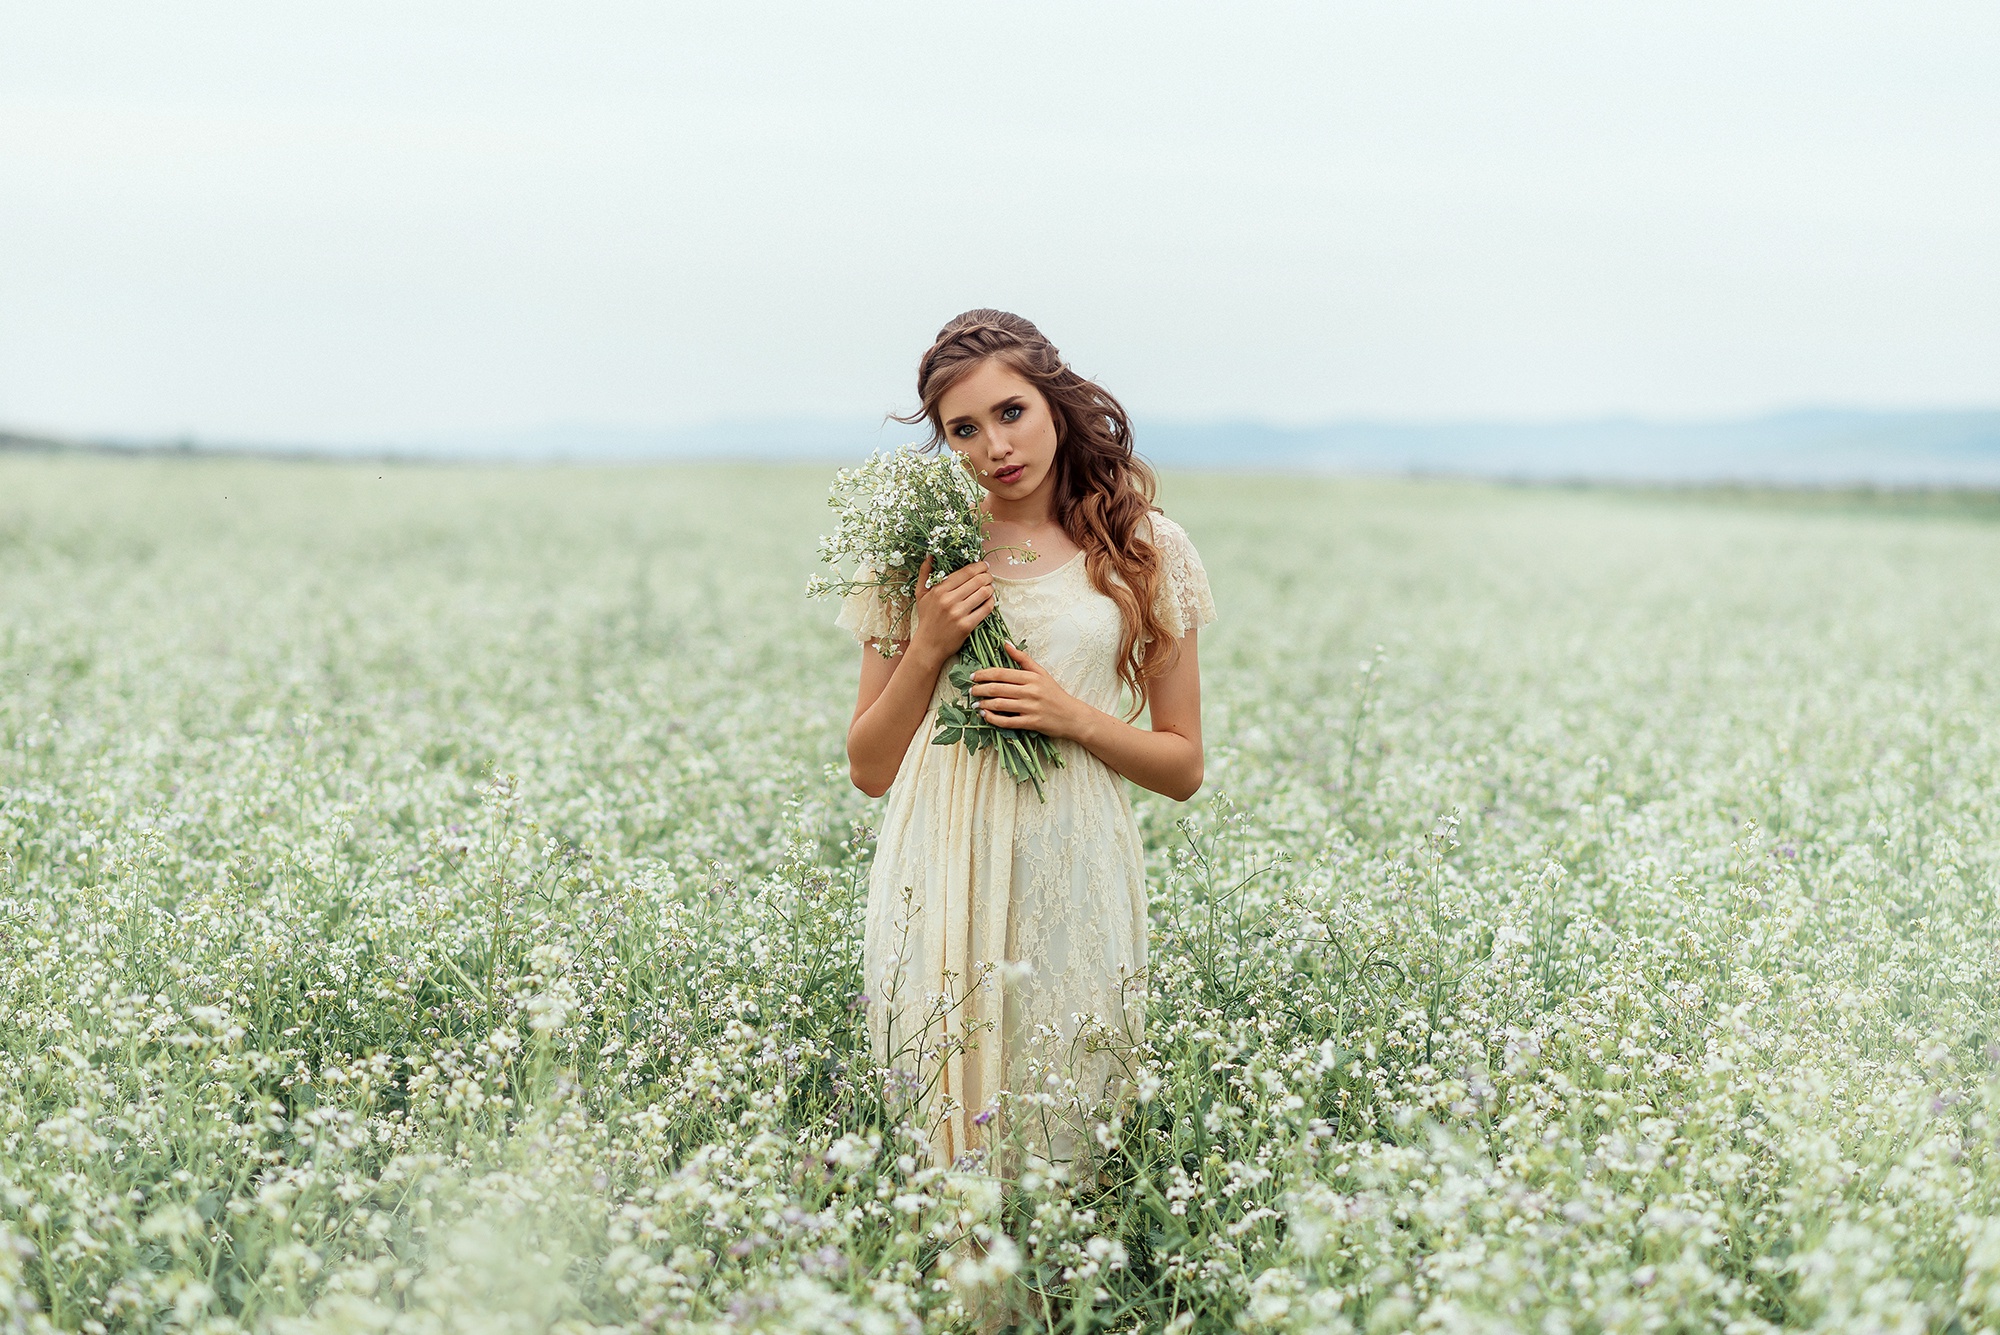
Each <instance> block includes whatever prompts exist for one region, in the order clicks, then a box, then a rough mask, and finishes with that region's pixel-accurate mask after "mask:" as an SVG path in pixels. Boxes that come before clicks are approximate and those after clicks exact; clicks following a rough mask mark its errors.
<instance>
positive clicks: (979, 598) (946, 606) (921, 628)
mask: <svg viewBox="0 0 2000 1335" xmlns="http://www.w3.org/2000/svg"><path fill="white" fill-rule="evenodd" d="M930 578H931V558H930V557H928V556H926V557H924V563H923V564H922V565H921V566H919V567H918V568H917V606H916V624H915V625H914V626H913V627H912V629H911V631H910V648H911V649H913V650H915V651H916V652H917V656H918V661H920V662H923V663H925V664H928V665H929V666H930V667H932V668H936V667H940V666H942V665H943V663H944V660H945V659H947V658H950V657H951V656H952V655H953V654H955V653H957V652H958V650H959V646H960V645H962V644H964V643H965V637H966V636H968V635H970V634H972V628H973V627H974V626H977V625H978V624H979V623H980V622H982V621H984V620H986V618H987V616H988V615H989V614H991V613H992V611H993V576H992V574H991V573H989V572H988V571H987V569H986V563H985V562H984V561H974V562H973V563H972V564H971V565H969V566H960V567H959V568H958V569H957V570H954V571H952V572H951V573H950V574H949V575H946V576H945V577H944V578H943V579H942V580H940V581H938V583H937V586H936V587H935V588H933V587H931V586H930Z"/></svg>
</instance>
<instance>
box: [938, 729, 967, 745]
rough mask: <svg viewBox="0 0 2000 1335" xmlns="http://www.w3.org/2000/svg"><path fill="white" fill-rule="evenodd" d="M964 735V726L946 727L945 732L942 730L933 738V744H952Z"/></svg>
mask: <svg viewBox="0 0 2000 1335" xmlns="http://www.w3.org/2000/svg"><path fill="white" fill-rule="evenodd" d="M964 735H965V733H964V729H962V728H946V729H945V730H944V731H943V732H940V733H939V734H938V735H937V736H935V737H933V738H931V745H932V746H950V745H951V744H952V743H953V742H955V741H957V740H958V739H959V738H960V737H962V736H964Z"/></svg>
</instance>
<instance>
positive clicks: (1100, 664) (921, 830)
mask: <svg viewBox="0 0 2000 1335" xmlns="http://www.w3.org/2000/svg"><path fill="white" fill-rule="evenodd" d="M1151 535H1152V542H1153V546H1154V548H1155V549H1156V550H1157V551H1158V552H1159V555H1160V565H1161V579H1160V585H1159V594H1158V598H1157V602H1156V604H1155V606H1156V608H1157V611H1158V613H1159V617H1160V620H1161V623H1162V624H1163V625H1165V626H1166V627H1167V628H1168V629H1169V630H1170V631H1171V632H1172V633H1173V634H1175V635H1176V636H1179V635H1185V634H1186V633H1187V632H1188V631H1190V630H1195V629H1199V628H1200V627H1202V626H1205V625H1207V624H1208V623H1209V622H1211V621H1213V620H1214V619H1215V604H1214V601H1213V599H1212V598H1211V597H1210V594H1209V588H1208V575H1207V572H1206V571H1204V570H1203V569H1202V564H1201V558H1200V556H1199V555H1197V554H1196V552H1195V549H1194V544H1193V543H1191V542H1190V541H1189V540H1188V536H1187V533H1186V532H1185V531H1184V530H1183V529H1182V528H1181V526H1180V525H1178V524H1176V523H1175V522H1174V521H1172V520H1171V519H1168V518H1167V517H1166V516H1165V515H1162V514H1158V513H1155V514H1154V515H1153V516H1152V530H1151ZM996 565H997V563H996ZM1026 568H1027V569H1033V567H1026ZM993 582H994V585H995V587H996V590H997V599H998V603H999V607H1000V611H1001V613H1002V614H1003V615H1004V616H1005V617H1006V619H1007V626H1008V629H1009V630H1010V631H1011V632H1012V634H1013V636H1014V640H1015V643H1016V644H1018V645H1020V646H1021V647H1022V648H1023V649H1025V650H1026V651H1027V652H1028V653H1029V654H1030V655H1031V656H1033V657H1034V659H1035V660H1036V661H1037V662H1039V663H1040V664H1041V665H1042V666H1043V667H1044V668H1046V669H1047V670H1048V671H1049V673H1050V675H1051V676H1053V677H1054V678H1055V680H1056V682H1057V683H1058V684H1059V685H1060V686H1061V687H1062V688H1063V689H1064V690H1065V691H1068V692H1069V693H1070V694H1071V695H1073V696H1075V697H1076V698H1077V699H1079V700H1082V701H1084V702H1085V703H1087V704H1090V705H1093V706H1095V707H1096V708H1098V709H1102V710H1104V711H1105V712H1107V713H1110V714H1113V715H1117V716H1120V717H1122V716H1123V713H1124V710H1123V709H1122V708H1121V700H1120V696H1121V688H1120V685H1119V681H1118V664H1117V657H1118V642H1119V638H1120V629H1121V625H1120V615H1121V614H1120V613H1119V611H1118V605H1117V604H1116V603H1115V602H1113V601H1112V600H1111V599H1110V598H1108V597H1106V596H1105V595H1103V594H1101V593H1099V592H1098V591H1097V590H1096V589H1095V588H1093V587H1092V585H1091V583H1090V577H1089V576H1088V575H1087V574H1086V573H1085V570H1084V562H1083V556H1082V554H1081V553H1079V554H1077V555H1075V556H1073V557H1071V558H1070V559H1069V560H1068V561H1066V562H1064V563H1063V564H1062V565H1060V566H1057V567H1055V568H1054V569H1052V570H1047V571H1043V572H1041V573H1038V574H1035V575H1030V576H1027V577H1025V578H1010V577H1003V576H1000V575H998V574H995V576H994V581H993ZM838 624H839V625H840V626H841V627H842V628H844V629H846V630H847V631H849V632H850V633H852V634H853V635H854V637H855V638H856V639H858V640H860V641H861V642H863V643H864V644H865V643H867V642H868V641H869V640H871V639H903V638H906V637H907V634H908V630H907V627H906V626H904V625H900V624H897V623H896V622H895V620H894V618H892V616H891V614H890V612H889V610H888V609H886V608H885V607H884V606H883V604H882V602H881V600H880V598H879V597H878V596H877V595H876V594H875V593H874V592H873V591H872V590H867V591H861V592H858V593H855V594H852V595H850V596H849V597H848V598H847V599H846V601H845V602H844V604H843V606H842V607H841V610H840V615H839V618H838ZM956 694H957V693H956V691H954V690H953V688H952V686H951V684H950V683H949V681H947V680H946V679H945V678H944V676H943V675H942V674H940V676H939V680H938V684H937V686H936V688H935V689H934V690H933V692H932V695H931V705H930V710H929V712H928V713H926V714H925V716H924V722H923V726H921V727H920V728H918V729H917V733H916V736H914V737H912V738H911V739H910V746H909V750H908V751H906V752H905V753H904V755H903V761H902V766H901V768H900V769H899V770H898V771H897V773H896V780H895V783H894V784H893V785H891V787H890V789H889V792H888V795H887V797H886V799H885V805H884V807H883V810H882V812H881V817H880V828H879V832H878V834H877V836H876V843H875V861H874V865H873V868H872V870H871V872H870V875H869V882H868V916H867V935H866V944H865V947H864V958H865V962H866V970H867V972H866V979H867V981H866V987H867V994H868V1016H869V1023H870V1028H871V1032H872V1034H873V1038H874V1042H875V1055H876V1057H877V1059H878V1060H880V1061H882V1062H883V1063H884V1064H885V1065H886V1066H889V1067H891V1068H895V1069H896V1070H898V1071H900V1072H902V1073H903V1077H902V1078H903V1079H904V1080H906V1081H907V1082H908V1090H909V1092H910V1093H912V1094H914V1095H917V1096H918V1097H920V1098H921V1099H922V1109H923V1114H924V1115H923V1116H921V1117H920V1118H919V1120H920V1121H922V1122H925V1123H926V1124H927V1125H928V1126H929V1127H930V1128H931V1148H932V1152H933V1154H934V1156H935V1158H936V1160H937V1161H938V1162H939V1163H940V1164H943V1165H947V1166H949V1165H951V1164H953V1163H957V1162H962V1161H964V1160H965V1156H967V1155H968V1154H969V1153H971V1152H973V1151H976V1150H980V1149H983V1148H986V1147H989V1146H991V1145H993V1144H994V1143H995V1140H996V1133H998V1132H999V1131H1000V1130H1001V1129H1002V1125H1003V1124H1002V1122H1001V1121H999V1120H996V1117H995V1114H996V1113H997V1111H998V1096H999V1094H1000V1092H1001V1090H1003V1089H1006V1090H1010V1091H1013V1092H1014V1093H1015V1094H1016V1095H1021V1094H1028V1095H1031V1096H1032V1097H1030V1098H1029V1099H1027V1100H1025V1101H1023V1100H1020V1099H1016V1100H1014V1101H1012V1111H1011V1112H1009V1113H1008V1114H1007V1117H1008V1119H1009V1120H1011V1121H1012V1122H1014V1123H1015V1124H1016V1125H1017V1126H1018V1128H1019V1131H1020V1137H1019V1138H1020V1140H1021V1141H1022V1143H1024V1144H1025V1145H1027V1146H1028V1147H1030V1148H1033V1149H1035V1150H1037V1152H1039V1153H1042V1154H1045V1155H1048V1156H1049V1157H1052V1158H1059V1159H1060V1158H1070V1157H1072V1156H1073V1154H1074V1152H1075V1150H1076V1148H1077V1145H1076V1139H1075V1132H1076V1130H1077V1129H1078V1123H1077V1121H1076V1117H1075V1110H1077V1109H1081V1108H1088V1107H1089V1106H1091V1105H1092V1104H1094V1103H1096V1102H1097V1101H1098V1100H1099V1099H1100V1098H1102V1097H1103V1096H1104V1095H1106V1094H1108V1093H1112V1092H1114V1090H1113V1081H1114V1078H1115V1077H1116V1076H1117V1075H1118V1073H1119V1065H1120V1063H1119V1061H1118V1056H1117V1049H1119V1048H1125V1047H1129V1045H1130V1044H1131V1043H1133V1042H1135V1041H1137V1039H1138V1038H1139V1037H1140V1034H1141V1027H1142V1025H1143V1024H1144V1021H1145V993H1144V990H1143V988H1144V974H1145V969H1146V880H1145V869H1144V865H1143V859H1142V855H1141V848H1140V843H1139V830H1138V826H1137V824H1136V823H1135V822H1134V820H1133V818H1132V806H1131V802H1130V801H1129V799H1128V798H1127V796H1126V792H1125V780H1124V779H1123V778H1121V777H1120V776H1118V775H1117V774H1115V773H1113V772H1112V770H1111V769H1110V768H1109V767H1108V766H1107V765H1105V763H1104V762H1103V761H1101V760H1099V759H1097V757H1095V756H1093V755H1091V754H1090V753H1089V752H1088V751H1085V750H1084V749H1083V748H1082V747H1080V746H1078V745H1076V744H1075V743H1074V742H1058V743H1057V749H1058V750H1059V751H1060V753H1061V755H1062V760H1063V764H1062V768H1061V769H1058V770H1055V771H1053V772H1051V774H1050V775H1049V778H1048V781H1047V783H1046V785H1045V789H1046V792H1047V794H1048V801H1047V802H1045V803H1044V802H1039V801H1037V800H1036V798H1035V791H1034V788H1033V787H1032V786H1031V785H1028V784H1017V783H1016V782H1015V781H1014V780H1013V779H1012V778H1010V777H1008V775H1007V773H1006V771H1004V770H1003V769H1002V768H1001V767H1000V760H999V757H998V756H997V755H996V754H995V753H994V752H993V751H992V750H990V749H989V750H984V751H980V752H977V753H974V752H970V751H967V750H966V749H965V747H963V746H958V745H953V746H933V745H932V744H931V738H932V737H934V736H935V735H936V734H937V727H938V725H937V721H936V714H937V708H938V706H939V704H941V703H943V702H944V701H946V700H949V699H952V698H954V697H955V695H956ZM1107 1040H1108V1042H1107ZM1037 1105H1040V1106H1039V1107H1038V1106H1037Z"/></svg>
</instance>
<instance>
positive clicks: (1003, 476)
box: [993, 464, 1025, 482]
mask: <svg viewBox="0 0 2000 1335" xmlns="http://www.w3.org/2000/svg"><path fill="white" fill-rule="evenodd" d="M1024 470H1025V465H1023V464H1010V465H1009V466H1007V467H1006V468H996V469H995V470H993V480H994V481H995V482H1012V481H1014V480H1015V479H1017V478H1019V477H1020V476H1021V474H1022V472H1023V471H1024Z"/></svg>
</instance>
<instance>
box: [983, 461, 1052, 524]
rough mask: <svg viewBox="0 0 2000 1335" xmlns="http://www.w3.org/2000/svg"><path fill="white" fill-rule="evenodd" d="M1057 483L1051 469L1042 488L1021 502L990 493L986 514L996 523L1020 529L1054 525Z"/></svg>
mask: <svg viewBox="0 0 2000 1335" xmlns="http://www.w3.org/2000/svg"><path fill="white" fill-rule="evenodd" d="M1055 483H1056V478H1055V471H1054V470H1053V469H1051V470H1050V471H1049V475H1048V476H1047V477H1046V478H1044V479H1043V480H1042V485H1041V486H1039V487H1036V488H1035V489H1034V490H1033V491H1031V492H1029V493H1028V494H1027V495H1026V496H1023V497H1021V498H1020V499H1019V500H1012V501H1010V500H1005V499H1003V498H1001V497H999V496H995V495H993V494H992V493H991V492H988V493H987V495H986V513H988V514H990V515H992V516H993V519H994V522H995V523H1000V524H1012V525H1015V526H1016V527H1019V528H1027V529H1035V528H1041V527H1042V526H1043V525H1045V524H1050V523H1053V522H1054V521H1055V516H1056V486H1055Z"/></svg>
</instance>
